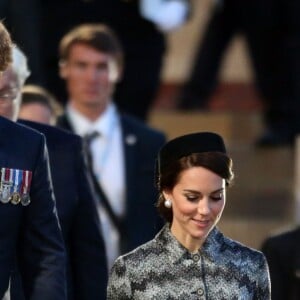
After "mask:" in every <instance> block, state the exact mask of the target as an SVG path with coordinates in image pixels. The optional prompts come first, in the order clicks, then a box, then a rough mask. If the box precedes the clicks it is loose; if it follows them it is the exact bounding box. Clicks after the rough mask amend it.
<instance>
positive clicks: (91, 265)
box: [21, 120, 107, 300]
mask: <svg viewBox="0 0 300 300" xmlns="http://www.w3.org/2000/svg"><path fill="white" fill-rule="evenodd" d="M21 122H22V123H23V124H25V125H27V126H30V127H32V128H35V129H36V130H38V131H40V132H42V133H43V134H44V135H45V136H46V141H47V146H48V149H49V159H50V169H51V174H52V181H53V188H54V194H55V198H56V205H57V212H58V217H59V221H60V224H61V228H62V232H63V237H64V241H65V245H66V249H67V254H68V256H67V258H68V265H67V271H68V273H67V275H68V277H67V279H68V299H69V300H72V299H80V300H83V299H86V300H90V299H105V293H106V285H107V266H106V257H105V248H104V242H103V239H102V236H101V230H100V224H99V218H98V214H97V211H96V205H95V200H94V198H93V195H92V194H91V188H90V185H89V184H90V183H89V182H88V178H87V176H86V175H87V174H86V170H85V167H84V161H83V153H82V141H81V138H80V137H79V136H76V135H74V134H72V133H69V132H67V131H64V130H61V129H59V128H55V127H52V126H47V125H44V124H40V123H36V122H29V121H24V120H22V121H21Z"/></svg>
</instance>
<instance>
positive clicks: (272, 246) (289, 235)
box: [262, 226, 300, 300]
mask: <svg viewBox="0 0 300 300" xmlns="http://www.w3.org/2000/svg"><path fill="white" fill-rule="evenodd" d="M262 251H263V253H264V254H265V256H266V258H267V261H268V264H269V268H270V276H271V287H272V299H273V300H282V299H286V300H296V299H297V300H298V299H300V227H299V226H298V227H296V228H293V229H290V230H288V231H284V232H282V233H280V234H277V235H274V236H272V237H269V238H267V239H266V240H265V241H264V243H263V246H262Z"/></svg>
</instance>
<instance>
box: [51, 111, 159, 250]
mask: <svg viewBox="0 0 300 300" xmlns="http://www.w3.org/2000/svg"><path fill="white" fill-rule="evenodd" d="M120 121H121V128H122V129H121V130H122V135H123V147H124V158H125V184H126V207H125V211H126V216H125V223H124V226H125V229H124V231H125V232H126V235H127V243H126V247H125V248H124V249H122V252H123V253H124V252H127V251H129V250H132V249H134V248H136V247H137V246H138V245H141V244H142V243H144V242H146V241H148V240H149V239H151V238H153V236H154V235H155V233H156V232H157V230H158V228H159V227H160V225H161V224H159V218H158V213H157V211H156V208H155V202H156V199H157V192H156V189H155V185H154V165H155V159H156V156H157V153H158V151H159V149H160V147H161V146H162V145H163V144H164V142H165V136H164V135H163V134H162V133H161V132H159V131H156V130H154V129H151V128H149V127H148V126H146V125H144V123H142V122H140V121H137V120H136V119H134V118H132V117H129V116H125V115H121V116H120ZM57 125H58V126H59V127H62V128H65V129H67V130H71V131H72V130H73V129H72V127H71V124H70V122H69V120H68V118H67V116H66V115H63V116H61V117H60V118H58V121H57ZM100 198H101V197H100Z"/></svg>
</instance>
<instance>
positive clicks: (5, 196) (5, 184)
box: [0, 168, 13, 203]
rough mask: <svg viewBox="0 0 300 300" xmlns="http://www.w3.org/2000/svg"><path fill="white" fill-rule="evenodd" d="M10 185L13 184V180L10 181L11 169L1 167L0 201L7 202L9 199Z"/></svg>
mask: <svg viewBox="0 0 300 300" xmlns="http://www.w3.org/2000/svg"><path fill="white" fill-rule="evenodd" d="M12 186H13V182H12V172H11V169H8V168H2V169H1V185H0V201H1V202H2V203H8V202H9V201H10V199H9V197H10V194H11V188H12Z"/></svg>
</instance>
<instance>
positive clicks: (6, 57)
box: [0, 22, 13, 72]
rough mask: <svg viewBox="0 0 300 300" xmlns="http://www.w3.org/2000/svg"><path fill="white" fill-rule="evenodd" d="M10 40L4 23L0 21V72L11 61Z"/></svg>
mask: <svg viewBox="0 0 300 300" xmlns="http://www.w3.org/2000/svg"><path fill="white" fill-rule="evenodd" d="M12 46H13V45H12V41H11V38H10V35H9V33H8V31H7V30H6V28H5V27H4V25H3V24H2V23H1V22H0V72H2V71H4V70H5V69H6V68H7V67H8V65H9V64H10V63H11V61H12V57H11V56H12Z"/></svg>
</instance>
